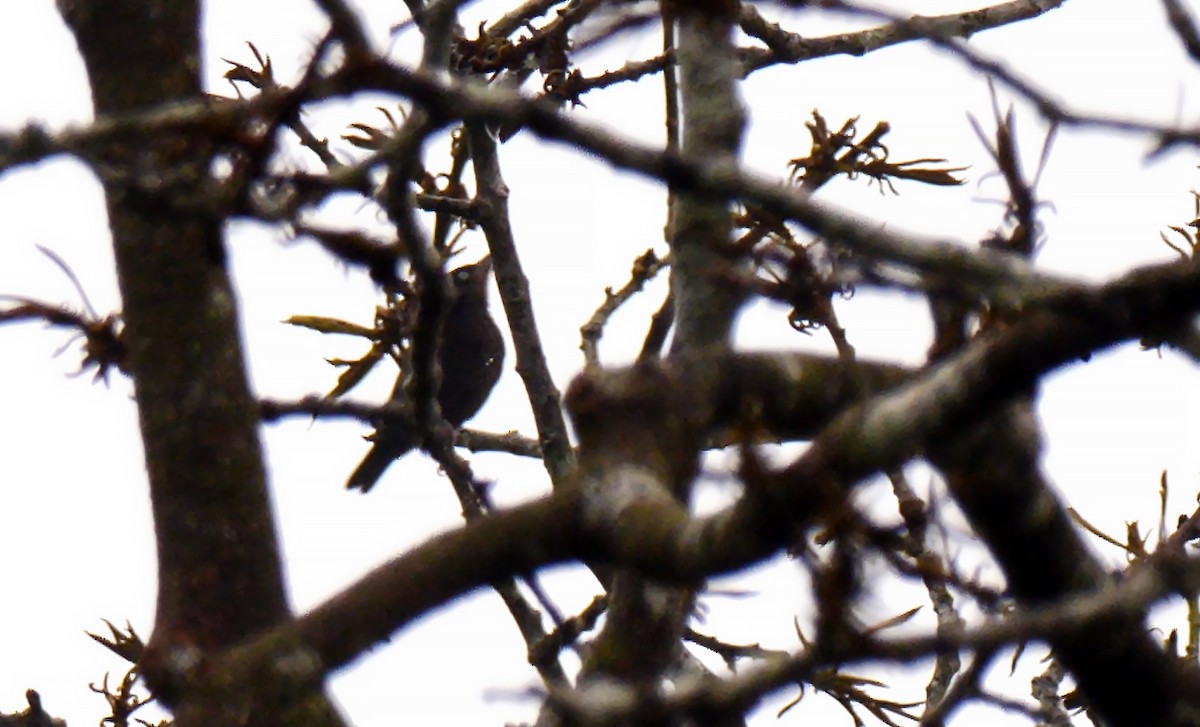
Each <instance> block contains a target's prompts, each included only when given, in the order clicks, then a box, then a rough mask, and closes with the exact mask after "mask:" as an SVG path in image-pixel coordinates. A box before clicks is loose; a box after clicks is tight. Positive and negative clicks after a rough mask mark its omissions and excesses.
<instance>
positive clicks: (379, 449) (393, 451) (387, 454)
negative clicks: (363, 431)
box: [346, 442, 412, 492]
mask: <svg viewBox="0 0 1200 727" xmlns="http://www.w3.org/2000/svg"><path fill="white" fill-rule="evenodd" d="M388 444H389V443H385V442H375V443H374V444H372V445H371V449H370V451H368V452H367V456H365V457H363V459H362V462H359V463H358V467H355V468H354V471H353V472H351V473H350V479H348V480H346V489H347V490H362V491H363V492H368V491H370V489H371V488H372V487H374V486H375V483H376V482H379V478H380V477H383V473H384V472H386V471H387V468H388V467H389V466H391V464H392V462H395V461H396V458H397V457H399V456H400V455H402V454H404V453H405V452H407V451H408V450H409V449H411V448H412V445H408V446H404V447H395V446H388Z"/></svg>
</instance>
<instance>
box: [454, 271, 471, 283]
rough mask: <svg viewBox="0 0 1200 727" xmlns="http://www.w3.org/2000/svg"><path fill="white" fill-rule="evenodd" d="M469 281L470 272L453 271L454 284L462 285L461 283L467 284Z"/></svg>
mask: <svg viewBox="0 0 1200 727" xmlns="http://www.w3.org/2000/svg"><path fill="white" fill-rule="evenodd" d="M470 279H471V271H470V270H455V271H454V282H456V283H459V284H462V283H465V282H467V281H468V280H470Z"/></svg>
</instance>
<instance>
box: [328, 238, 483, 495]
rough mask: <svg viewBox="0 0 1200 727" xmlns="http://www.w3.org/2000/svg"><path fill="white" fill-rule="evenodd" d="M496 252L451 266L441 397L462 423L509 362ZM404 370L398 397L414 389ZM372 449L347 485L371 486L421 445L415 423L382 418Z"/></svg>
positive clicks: (451, 418) (446, 411)
mask: <svg viewBox="0 0 1200 727" xmlns="http://www.w3.org/2000/svg"><path fill="white" fill-rule="evenodd" d="M491 270H492V259H491V256H490V255H489V256H487V257H485V258H483V259H482V260H480V261H479V262H477V263H474V264H473V265H466V266H463V267H461V268H457V269H455V270H453V271H451V272H450V282H451V286H452V288H453V290H454V299H453V301H452V302H451V303H450V307H449V309H448V310H447V311H446V316H445V318H444V319H443V322H442V335H441V340H440V342H439V344H438V353H437V362H438V367H439V368H441V371H442V382H441V385H440V386H439V388H438V394H437V402H438V406H440V407H441V409H442V416H443V417H445V419H446V421H448V422H450V423H451V424H453V425H454V426H455V427H461V426H462V425H463V423H464V422H466V421H467V420H468V419H470V418H471V417H473V416H475V414H476V413H477V412H478V411H479V409H480V408H481V407H482V406H483V404H484V402H486V401H487V399H488V397H489V396H490V395H491V393H492V389H494V388H495V387H496V382H497V381H498V380H499V379H500V371H501V368H502V367H503V366H504V339H503V337H501V335H500V327H499V326H497V325H496V321H495V320H493V319H492V316H491V314H490V313H489V312H488V297H487V283H488V275H489V274H490V273H491ZM407 388H408V381H407V377H406V376H404V375H403V374H401V375H400V377H399V378H397V379H396V385H395V387H394V388H393V389H392V399H393V400H397V399H403V398H405V397H406V396H407V395H408V392H407ZM369 439H370V440H371V442H372V444H371V449H370V451H368V452H367V454H366V456H365V457H363V460H362V462H360V463H359V465H358V467H357V468H355V470H354V472H352V473H351V474H350V478H349V479H348V480H347V482H346V488H347V489H350V490H361V491H363V492H368V491H369V490H370V489H371V488H372V487H374V486H375V483H377V482H378V481H379V478H380V477H382V476H383V473H384V472H385V471H386V470H387V468H388V466H390V465H391V464H392V462H393V461H395V460H397V459H399V458H400V457H403V456H404V455H405V454H407V453H408V452H409V451H411V450H412V449H413V447H415V446H416V445H417V441H418V439H419V437H418V436H417V435H416V433H415V432H413V431H412V429H411V424H407V425H406V424H404V423H399V422H391V423H386V424H384V423H381V424H380V425H378V426H377V427H376V429H375V434H374V435H372V436H371V437H369Z"/></svg>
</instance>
